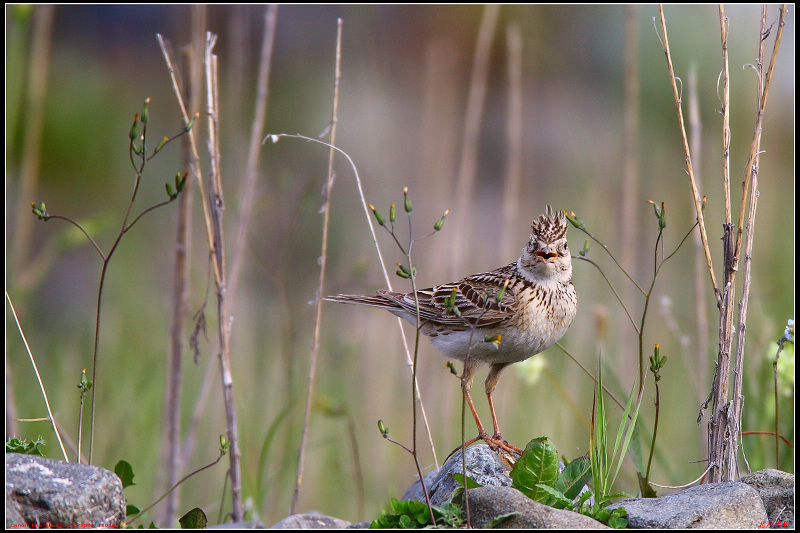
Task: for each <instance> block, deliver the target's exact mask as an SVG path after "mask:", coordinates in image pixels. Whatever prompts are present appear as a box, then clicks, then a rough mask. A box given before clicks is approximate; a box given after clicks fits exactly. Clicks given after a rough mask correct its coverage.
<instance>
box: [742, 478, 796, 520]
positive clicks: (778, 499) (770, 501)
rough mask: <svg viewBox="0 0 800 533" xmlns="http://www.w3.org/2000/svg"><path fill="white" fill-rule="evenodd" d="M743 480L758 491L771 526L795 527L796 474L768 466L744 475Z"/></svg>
mask: <svg viewBox="0 0 800 533" xmlns="http://www.w3.org/2000/svg"><path fill="white" fill-rule="evenodd" d="M741 481H742V483H747V484H748V485H750V486H751V487H753V488H754V489H755V490H756V491H758V495H759V496H761V501H762V502H764V508H765V509H766V511H767V519H768V520H769V522H770V524H769V527H770V528H790V529H794V474H789V473H787V472H781V471H780V470H775V469H773V468H767V469H766V470H760V471H758V472H753V473H752V474H748V475H746V476H742V479H741Z"/></svg>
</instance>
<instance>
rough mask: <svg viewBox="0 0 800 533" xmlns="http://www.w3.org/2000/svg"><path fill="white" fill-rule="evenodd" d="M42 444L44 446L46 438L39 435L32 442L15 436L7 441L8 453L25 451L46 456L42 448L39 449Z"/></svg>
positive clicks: (29, 453)
mask: <svg viewBox="0 0 800 533" xmlns="http://www.w3.org/2000/svg"><path fill="white" fill-rule="evenodd" d="M40 446H44V439H43V438H42V437H38V438H37V439H36V440H33V441H31V442H27V441H26V440H25V439H18V438H16V437H14V438H11V439H8V440H7V441H6V453H24V454H28V455H38V456H39V457H44V454H43V453H42V450H40V449H39V447H40Z"/></svg>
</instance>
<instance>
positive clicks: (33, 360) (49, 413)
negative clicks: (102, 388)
mask: <svg viewBox="0 0 800 533" xmlns="http://www.w3.org/2000/svg"><path fill="white" fill-rule="evenodd" d="M6 300H8V305H9V306H10V307H11V314H12V315H14V321H15V322H16V323H17V329H18V330H19V334H20V336H21V337H22V342H24V343H25V349H26V350H27V351H28V357H30V358H31V365H33V371H34V373H35V374H36V379H37V380H38V381H39V387H40V388H41V389H42V397H44V404H45V406H46V407H47V416H48V417H49V418H50V424H51V425H52V426H53V431H54V432H55V434H56V438H57V439H58V444H59V445H60V446H61V453H63V454H64V460H65V461H66V462H69V457H67V450H65V449H64V443H63V442H61V434H60V433H59V432H58V427H56V420H55V418H53V411H52V410H51V409H50V402H49V401H48V400H47V391H45V390H44V384H43V383H42V376H41V375H39V368H38V367H37V366H36V360H35V359H34V358H33V353H31V347H30V346H29V345H28V339H26V338H25V333H24V332H23V331H22V326H21V325H20V323H19V317H17V311H16V309H14V304H13V303H11V296H9V294H8V292H6ZM78 462H79V463H80V451H79V452H78Z"/></svg>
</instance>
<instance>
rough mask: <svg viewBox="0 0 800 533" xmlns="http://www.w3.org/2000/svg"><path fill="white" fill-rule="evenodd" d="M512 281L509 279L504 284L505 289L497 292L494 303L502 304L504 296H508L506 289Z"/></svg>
mask: <svg viewBox="0 0 800 533" xmlns="http://www.w3.org/2000/svg"><path fill="white" fill-rule="evenodd" d="M510 281H511V279H507V280H506V282H505V283H503V288H502V289H500V290H499V291H497V294H495V296H494V301H495V302H497V303H500V302H501V301H502V300H503V296H505V294H506V289H507V288H508V283H509V282H510Z"/></svg>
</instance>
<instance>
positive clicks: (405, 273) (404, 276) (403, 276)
mask: <svg viewBox="0 0 800 533" xmlns="http://www.w3.org/2000/svg"><path fill="white" fill-rule="evenodd" d="M395 274H397V275H398V276H400V277H401V278H403V279H408V278H410V277H411V274H409V273H407V272H403V271H402V270H397V271H395Z"/></svg>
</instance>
